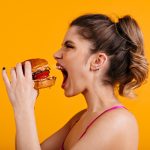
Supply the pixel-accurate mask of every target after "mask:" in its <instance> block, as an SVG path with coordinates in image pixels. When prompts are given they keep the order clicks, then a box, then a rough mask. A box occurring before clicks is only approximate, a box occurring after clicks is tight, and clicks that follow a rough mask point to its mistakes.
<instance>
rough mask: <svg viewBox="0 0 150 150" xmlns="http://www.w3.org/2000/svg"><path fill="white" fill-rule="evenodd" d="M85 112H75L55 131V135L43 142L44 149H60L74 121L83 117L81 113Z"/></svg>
mask: <svg viewBox="0 0 150 150" xmlns="http://www.w3.org/2000/svg"><path fill="white" fill-rule="evenodd" d="M84 112H85V110H82V111H80V112H78V113H77V114H75V115H74V116H73V117H72V118H71V119H70V120H69V121H68V122H67V123H66V124H65V125H64V126H63V127H62V128H61V129H59V130H58V131H57V132H55V133H54V134H53V135H51V136H50V137H48V138H47V139H46V140H45V141H43V142H42V143H41V148H42V150H50V149H51V150H59V149H60V147H61V146H62V144H63V142H64V140H65V138H66V136H67V135H68V132H69V131H70V129H71V127H72V126H73V125H74V123H75V122H76V121H77V120H78V119H79V118H80V117H81V115H82V114H83V113H84Z"/></svg>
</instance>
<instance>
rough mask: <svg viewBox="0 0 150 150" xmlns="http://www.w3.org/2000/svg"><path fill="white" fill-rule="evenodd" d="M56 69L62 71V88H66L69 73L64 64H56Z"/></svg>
mask: <svg viewBox="0 0 150 150" xmlns="http://www.w3.org/2000/svg"><path fill="white" fill-rule="evenodd" d="M56 67H57V69H58V70H60V71H61V72H62V74H63V77H64V79H63V82H62V86H61V87H62V88H65V83H66V81H67V78H68V72H67V70H66V68H65V67H64V66H63V65H62V64H60V63H59V62H57V63H56Z"/></svg>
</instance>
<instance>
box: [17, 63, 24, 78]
mask: <svg viewBox="0 0 150 150" xmlns="http://www.w3.org/2000/svg"><path fill="white" fill-rule="evenodd" d="M16 76H17V78H18V79H22V78H23V77H24V75H23V70H22V64H21V63H18V64H17V65H16Z"/></svg>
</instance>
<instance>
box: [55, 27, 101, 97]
mask: <svg viewBox="0 0 150 150" xmlns="http://www.w3.org/2000/svg"><path fill="white" fill-rule="evenodd" d="M78 30H79V27H77V26H72V27H70V28H69V29H68V31H67V33H66V35H65V37H64V40H63V43H62V47H61V48H60V49H59V50H58V51H57V52H56V53H55V54H54V58H55V59H56V61H57V67H58V69H60V70H61V71H62V73H63V76H64V80H63V83H62V88H63V89H64V91H65V95H66V96H67V97H70V96H75V95H77V94H79V93H82V92H84V91H85V90H87V89H88V87H89V86H91V85H92V83H93V82H94V80H95V76H96V70H98V67H99V64H100V61H99V60H98V59H97V57H96V55H94V54H91V53H90V48H91V47H92V43H91V42H90V41H89V40H86V39H84V38H83V37H82V36H80V35H79V34H78Z"/></svg>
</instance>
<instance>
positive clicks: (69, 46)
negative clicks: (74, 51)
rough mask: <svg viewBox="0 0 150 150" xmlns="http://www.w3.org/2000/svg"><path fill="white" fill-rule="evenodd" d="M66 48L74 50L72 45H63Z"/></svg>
mask: <svg viewBox="0 0 150 150" xmlns="http://www.w3.org/2000/svg"><path fill="white" fill-rule="evenodd" d="M65 47H66V48H74V47H73V46H72V45H65Z"/></svg>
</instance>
